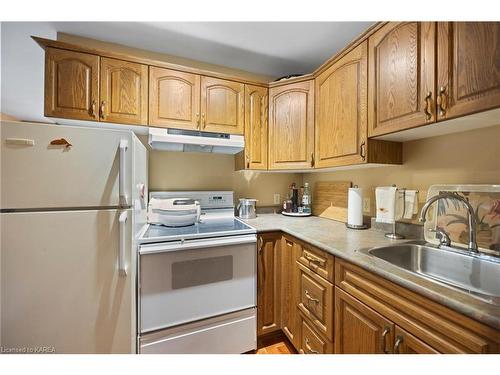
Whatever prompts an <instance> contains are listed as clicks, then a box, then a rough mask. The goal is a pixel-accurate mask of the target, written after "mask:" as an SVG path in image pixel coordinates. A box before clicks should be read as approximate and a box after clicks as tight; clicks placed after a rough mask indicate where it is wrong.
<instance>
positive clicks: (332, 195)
mask: <svg viewBox="0 0 500 375" xmlns="http://www.w3.org/2000/svg"><path fill="white" fill-rule="evenodd" d="M351 186H352V183H351V182H350V181H318V182H316V183H315V184H314V192H313V201H312V211H313V215H315V216H320V217H324V218H326V219H332V220H337V221H342V222H344V223H345V222H347V194H348V191H349V190H348V189H349V188H350V187H351Z"/></svg>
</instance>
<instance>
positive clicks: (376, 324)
mask: <svg viewBox="0 0 500 375" xmlns="http://www.w3.org/2000/svg"><path fill="white" fill-rule="evenodd" d="M393 342H394V323H392V322H391V321H390V320H388V319H386V318H384V317H383V316H382V315H380V314H378V313H377V312H376V311H374V310H372V309H371V308H369V307H368V306H366V305H365V304H363V303H361V302H360V301H358V300H357V299H355V298H353V297H351V296H350V295H349V294H347V293H345V292H344V291H342V290H341V289H339V288H335V339H334V344H335V353H337V354H383V353H391V352H392V343H393Z"/></svg>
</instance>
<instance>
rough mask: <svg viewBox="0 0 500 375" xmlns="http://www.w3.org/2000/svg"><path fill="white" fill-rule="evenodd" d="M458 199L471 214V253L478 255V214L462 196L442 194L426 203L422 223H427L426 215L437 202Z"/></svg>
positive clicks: (422, 212)
mask: <svg viewBox="0 0 500 375" xmlns="http://www.w3.org/2000/svg"><path fill="white" fill-rule="evenodd" d="M447 198H450V199H456V200H458V201H459V202H462V203H463V204H464V206H465V207H466V208H467V211H468V213H469V251H472V252H474V253H477V252H478V251H477V241H476V225H477V223H476V214H475V212H474V208H472V206H471V204H470V203H469V201H468V200H467V199H465V198H464V197H462V196H461V195H458V194H456V193H451V192H448V193H441V194H439V195H435V196H433V197H431V198H429V199H428V200H427V202H425V204H424V206H423V207H422V211H421V212H420V221H421V222H422V223H424V222H425V215H426V214H427V210H428V209H429V207H430V206H431V205H432V204H433V203H434V202H436V201H438V200H440V199H447Z"/></svg>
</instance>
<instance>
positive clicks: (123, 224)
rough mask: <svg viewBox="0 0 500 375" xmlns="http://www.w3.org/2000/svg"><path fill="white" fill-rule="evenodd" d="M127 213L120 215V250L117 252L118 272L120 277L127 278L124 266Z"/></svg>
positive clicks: (125, 266)
mask: <svg viewBox="0 0 500 375" xmlns="http://www.w3.org/2000/svg"><path fill="white" fill-rule="evenodd" d="M127 218H128V212H127V211H126V210H125V211H123V212H122V213H121V214H120V217H119V218H118V222H119V224H120V248H119V250H118V271H119V273H120V275H121V276H127V265H126V264H125V247H126V242H127V237H126V234H127V231H126V224H127Z"/></svg>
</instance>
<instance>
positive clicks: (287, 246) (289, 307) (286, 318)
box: [280, 236, 300, 348]
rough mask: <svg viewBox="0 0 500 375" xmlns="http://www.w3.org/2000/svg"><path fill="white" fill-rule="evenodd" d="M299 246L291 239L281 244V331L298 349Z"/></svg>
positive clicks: (286, 238)
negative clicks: (297, 265)
mask: <svg viewBox="0 0 500 375" xmlns="http://www.w3.org/2000/svg"><path fill="white" fill-rule="evenodd" d="M298 251H299V249H298V245H297V244H296V243H295V242H294V241H293V240H292V239H291V238H289V237H287V236H283V238H282V242H281V304H280V305H281V329H282V330H283V332H284V333H285V335H286V336H287V337H288V339H289V340H290V342H291V343H292V344H293V345H294V346H295V347H296V348H297V347H298V346H299V344H300V339H299V337H300V336H299V332H298V331H299V327H298V320H297V299H298V293H297V292H298V287H297V268H296V267H295V260H296V258H297V253H298Z"/></svg>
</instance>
